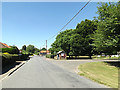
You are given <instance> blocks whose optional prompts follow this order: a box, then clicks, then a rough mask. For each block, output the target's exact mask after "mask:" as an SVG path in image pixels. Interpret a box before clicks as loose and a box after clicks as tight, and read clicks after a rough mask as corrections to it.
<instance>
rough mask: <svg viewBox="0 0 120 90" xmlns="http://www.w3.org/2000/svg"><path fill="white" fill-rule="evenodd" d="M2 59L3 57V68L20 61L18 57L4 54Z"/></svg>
mask: <svg viewBox="0 0 120 90" xmlns="http://www.w3.org/2000/svg"><path fill="white" fill-rule="evenodd" d="M0 57H2V60H1V61H0V62H2V67H5V66H7V65H10V64H13V63H15V62H16V60H19V56H18V55H12V54H2V55H1V56H0Z"/></svg>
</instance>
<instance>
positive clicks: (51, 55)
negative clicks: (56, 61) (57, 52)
mask: <svg viewBox="0 0 120 90" xmlns="http://www.w3.org/2000/svg"><path fill="white" fill-rule="evenodd" d="M46 58H54V55H53V54H47V55H46Z"/></svg>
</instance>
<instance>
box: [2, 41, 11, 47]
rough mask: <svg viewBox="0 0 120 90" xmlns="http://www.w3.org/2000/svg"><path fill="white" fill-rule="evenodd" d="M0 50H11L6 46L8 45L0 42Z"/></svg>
mask: <svg viewBox="0 0 120 90" xmlns="http://www.w3.org/2000/svg"><path fill="white" fill-rule="evenodd" d="M0 48H11V47H10V46H8V45H7V44H5V43H1V42H0Z"/></svg>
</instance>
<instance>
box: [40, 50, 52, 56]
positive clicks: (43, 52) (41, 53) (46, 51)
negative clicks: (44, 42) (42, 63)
mask: <svg viewBox="0 0 120 90" xmlns="http://www.w3.org/2000/svg"><path fill="white" fill-rule="evenodd" d="M46 54H50V51H48V50H42V51H40V55H41V56H44V55H46Z"/></svg>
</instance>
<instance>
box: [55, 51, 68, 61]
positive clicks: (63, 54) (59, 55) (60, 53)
mask: <svg viewBox="0 0 120 90" xmlns="http://www.w3.org/2000/svg"><path fill="white" fill-rule="evenodd" d="M66 56H67V55H66V53H65V52H64V51H59V52H57V59H65V58H66Z"/></svg>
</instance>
